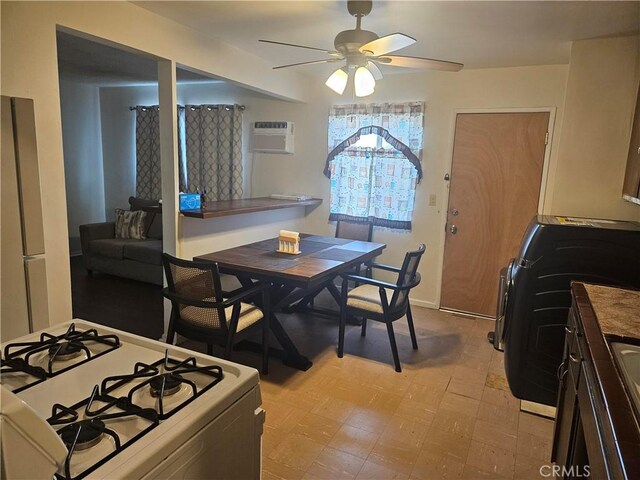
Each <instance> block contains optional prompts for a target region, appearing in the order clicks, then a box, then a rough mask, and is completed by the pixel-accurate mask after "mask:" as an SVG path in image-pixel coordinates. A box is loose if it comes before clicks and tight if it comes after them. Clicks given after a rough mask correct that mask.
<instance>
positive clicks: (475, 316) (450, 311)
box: [440, 308, 496, 322]
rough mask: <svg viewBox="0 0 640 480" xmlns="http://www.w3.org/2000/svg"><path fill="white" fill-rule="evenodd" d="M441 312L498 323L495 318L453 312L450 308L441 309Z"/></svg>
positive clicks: (457, 311)
mask: <svg viewBox="0 0 640 480" xmlns="http://www.w3.org/2000/svg"><path fill="white" fill-rule="evenodd" d="M440 311H442V312H447V313H450V314H452V315H457V316H459V317H469V318H479V319H481V320H493V321H494V322H495V321H496V319H495V318H494V317H490V316H489V315H482V314H479V313H470V312H461V311H460V310H451V309H450V308H441V309H440Z"/></svg>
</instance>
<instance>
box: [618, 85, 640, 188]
mask: <svg viewBox="0 0 640 480" xmlns="http://www.w3.org/2000/svg"><path fill="white" fill-rule="evenodd" d="M622 193H623V195H626V196H629V197H631V198H635V199H640V90H639V91H638V98H637V100H636V112H635V117H634V120H633V130H631V142H630V143H629V156H628V157H627V170H626V173H625V177H624V187H623V189H622ZM627 200H629V199H627ZM639 201H640V200H639Z"/></svg>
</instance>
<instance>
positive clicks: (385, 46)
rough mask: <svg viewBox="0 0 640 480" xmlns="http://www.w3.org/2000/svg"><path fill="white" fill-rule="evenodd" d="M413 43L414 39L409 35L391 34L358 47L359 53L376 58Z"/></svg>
mask: <svg viewBox="0 0 640 480" xmlns="http://www.w3.org/2000/svg"><path fill="white" fill-rule="evenodd" d="M414 43H416V39H415V38H413V37H410V36H409V35H405V34H404V33H392V34H390V35H385V36H384V37H380V38H377V39H375V40H372V41H370V42H369V43H365V44H364V45H362V46H361V47H360V51H361V52H362V53H364V54H367V55H371V56H373V57H378V56H380V55H386V54H387V53H390V52H395V51H396V50H400V49H401V48H404V47H408V46H409V45H413V44H414Z"/></svg>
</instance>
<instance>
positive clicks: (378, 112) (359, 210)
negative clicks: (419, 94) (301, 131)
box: [325, 102, 424, 230]
mask: <svg viewBox="0 0 640 480" xmlns="http://www.w3.org/2000/svg"><path fill="white" fill-rule="evenodd" d="M423 120H424V104H423V103H421V102H414V103H403V104H370V105H340V106H334V107H333V108H332V109H331V113H330V115H329V152H330V153H329V156H328V157H327V164H326V166H325V175H327V176H328V177H329V178H330V179H331V200H330V212H331V213H330V216H329V219H330V220H340V219H348V220H351V221H358V220H367V221H373V223H374V225H380V226H385V227H389V228H396V229H401V230H410V229H411V217H412V214H413V205H414V199H415V189H416V185H417V183H418V182H419V181H420V179H421V178H422V168H421V164H420V158H421V157H422V135H423Z"/></svg>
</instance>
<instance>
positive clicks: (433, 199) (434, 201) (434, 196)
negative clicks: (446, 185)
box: [429, 193, 436, 207]
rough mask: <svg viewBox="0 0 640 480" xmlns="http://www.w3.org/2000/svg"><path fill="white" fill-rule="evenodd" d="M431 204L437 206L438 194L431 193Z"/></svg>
mask: <svg viewBox="0 0 640 480" xmlns="http://www.w3.org/2000/svg"><path fill="white" fill-rule="evenodd" d="M429 206H430V207H435V206H436V194H435V193H432V194H431V195H429Z"/></svg>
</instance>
